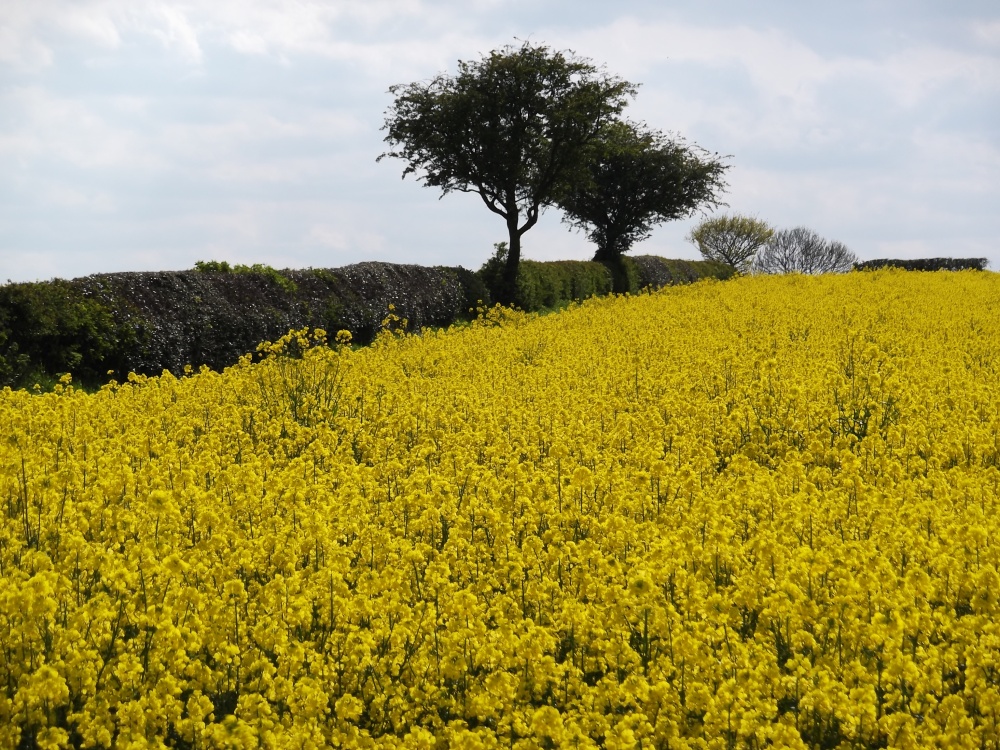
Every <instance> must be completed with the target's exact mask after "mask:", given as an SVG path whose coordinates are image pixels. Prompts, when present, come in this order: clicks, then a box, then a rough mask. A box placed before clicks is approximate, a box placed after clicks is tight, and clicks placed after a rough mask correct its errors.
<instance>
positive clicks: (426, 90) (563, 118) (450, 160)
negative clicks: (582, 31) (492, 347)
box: [378, 42, 636, 304]
mask: <svg viewBox="0 0 1000 750" xmlns="http://www.w3.org/2000/svg"><path fill="white" fill-rule="evenodd" d="M458 67H459V71H458V75H456V76H447V75H439V76H437V77H436V78H434V79H433V80H432V81H431V82H430V83H419V82H418V83H410V84H406V85H397V86H393V87H392V88H390V89H389V92H390V93H392V94H393V95H394V96H395V97H396V99H395V101H394V102H393V104H392V106H391V107H390V108H389V110H388V112H387V115H386V120H385V125H384V127H383V130H386V131H388V135H387V136H386V138H385V141H386V142H387V143H388V144H390V147H392V149H391V150H389V151H387V152H385V153H383V154H382V155H381V156H379V157H378V158H379V160H381V159H383V158H385V157H386V156H392V157H396V158H400V159H404V160H405V161H406V162H407V167H406V169H405V170H403V177H406V175H408V174H410V173H411V172H417V171H418V170H420V171H421V172H422V173H423V175H422V177H421V179H422V180H423V183H424V184H425V185H429V186H432V187H439V188H441V190H442V193H443V194H447V193H449V192H451V191H453V190H457V191H460V192H466V193H468V192H473V193H478V194H479V196H480V197H481V198H482V199H483V203H485V204H486V207H487V208H488V209H489V210H490V211H492V212H493V213H495V214H498V215H499V216H501V217H502V218H503V219H504V221H505V222H506V224H507V233H508V237H509V240H508V251H507V260H506V264H505V267H504V274H503V281H502V284H501V288H500V289H498V290H497V292H498V297H499V299H500V301H501V302H504V303H508V304H509V303H511V302H512V301H513V299H514V294H515V291H516V285H517V269H518V263H519V262H520V258H521V236H522V235H523V234H524V233H525V232H527V231H528V230H529V229H531V227H533V226H534V225H535V223H536V222H537V221H538V215H539V212H540V211H541V210H542V208H543V207H545V206H547V205H551V204H552V202H553V200H554V197H555V193H556V192H557V189H558V188H559V187H560V186H562V185H565V184H568V183H571V182H573V181H574V180H575V179H576V177H575V176H574V175H576V174H579V173H580V172H581V170H582V166H581V165H582V163H583V161H584V159H583V154H584V150H585V149H586V147H587V145H588V144H589V143H590V141H591V140H593V139H594V137H595V136H596V135H597V133H598V132H599V131H600V129H601V127H602V126H603V125H604V124H605V123H607V122H608V121H609V120H611V119H613V118H614V117H615V116H616V115H618V114H619V113H620V112H621V110H622V109H623V108H624V106H625V104H626V101H627V98H628V97H630V96H633V95H634V94H635V90H636V87H635V86H634V85H632V84H630V83H628V82H627V81H624V80H621V79H619V78H614V77H611V76H608V75H606V74H604V73H603V72H602V71H601V70H599V69H598V68H596V67H595V66H594V65H593V64H591V63H590V61H588V60H586V59H582V58H578V57H576V56H574V55H573V53H571V52H570V53H566V54H564V53H562V52H552V51H551V50H549V49H548V48H547V47H545V46H533V45H531V44H529V43H527V42H525V43H524V44H522V45H521V46H520V47H517V48H515V47H512V46H507V47H505V48H503V49H502V50H499V51H493V52H491V53H490V54H489V55H488V56H485V57H483V58H482V59H481V60H479V61H477V62H462V61H460V62H459V63H458ZM522 219H523V221H522Z"/></svg>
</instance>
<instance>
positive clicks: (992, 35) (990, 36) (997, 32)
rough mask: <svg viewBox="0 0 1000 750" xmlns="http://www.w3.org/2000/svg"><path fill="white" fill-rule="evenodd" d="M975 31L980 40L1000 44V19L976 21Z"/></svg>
mask: <svg viewBox="0 0 1000 750" xmlns="http://www.w3.org/2000/svg"><path fill="white" fill-rule="evenodd" d="M973 33H974V34H975V36H976V37H977V38H978V39H979V40H980V41H983V42H986V43H987V44H995V45H1000V19H998V20H993V21H979V22H977V23H974V24H973Z"/></svg>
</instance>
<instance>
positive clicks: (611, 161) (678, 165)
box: [557, 121, 728, 292]
mask: <svg viewBox="0 0 1000 750" xmlns="http://www.w3.org/2000/svg"><path fill="white" fill-rule="evenodd" d="M727 168H728V167H727V165H725V164H723V163H722V161H721V159H720V158H719V156H718V154H716V155H715V156H712V155H710V154H709V153H708V152H707V151H705V150H704V149H701V148H699V147H698V146H688V145H686V144H685V143H683V141H680V140H670V139H668V138H667V137H666V136H665V135H663V134H662V133H659V132H657V131H653V130H648V129H646V128H643V127H640V126H638V125H635V124H633V123H629V122H621V121H613V122H610V123H608V124H607V125H605V127H604V128H602V130H601V131H600V133H599V135H598V137H597V138H596V139H595V140H594V141H593V142H592V143H591V145H590V147H589V148H588V150H587V154H586V170H585V171H584V173H583V175H582V178H581V179H579V180H578V181H576V182H574V183H571V184H568V185H566V186H565V187H564V188H563V190H562V192H561V193H560V195H559V198H558V199H557V205H558V206H559V208H561V209H562V210H563V211H564V212H565V218H564V221H566V222H567V223H569V224H571V225H572V226H575V227H577V228H579V229H583V230H584V231H586V232H587V236H588V238H589V239H590V240H591V241H592V242H593V243H594V244H596V245H597V252H596V253H595V255H594V260H597V261H602V262H611V263H615V264H617V259H618V258H620V257H621V255H622V253H626V252H628V251H629V250H630V249H631V247H632V245H633V244H635V243H636V242H639V241H641V240H644V239H646V238H647V237H648V236H649V234H650V232H651V231H652V229H653V227H654V226H656V225H657V224H660V223H662V222H665V221H671V220H674V219H682V218H685V217H687V216H690V215H691V214H692V213H694V212H695V210H697V209H699V208H702V207H705V206H718V205H720V204H719V200H718V194H719V193H720V192H721V191H722V190H724V189H725V187H726V183H725V182H724V181H723V175H724V173H725V171H726V169H727ZM615 277H616V287H615V290H616V291H619V292H625V291H628V288H627V286H624V284H625V283H626V281H627V277H626V276H625V275H623V274H621V273H615Z"/></svg>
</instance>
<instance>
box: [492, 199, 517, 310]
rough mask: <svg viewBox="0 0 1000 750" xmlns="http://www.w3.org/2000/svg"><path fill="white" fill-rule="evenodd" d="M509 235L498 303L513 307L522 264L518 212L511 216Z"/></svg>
mask: <svg viewBox="0 0 1000 750" xmlns="http://www.w3.org/2000/svg"><path fill="white" fill-rule="evenodd" d="M507 234H508V235H509V244H508V245H507V265H506V266H504V269H503V280H502V282H501V284H500V290H499V292H500V298H499V299H498V300H497V301H498V302H500V304H502V305H513V304H514V303H515V302H516V301H517V270H518V268H519V266H520V263H521V233H520V232H519V231H518V228H517V213H516V212H511V213H510V214H509V217H508V219H507Z"/></svg>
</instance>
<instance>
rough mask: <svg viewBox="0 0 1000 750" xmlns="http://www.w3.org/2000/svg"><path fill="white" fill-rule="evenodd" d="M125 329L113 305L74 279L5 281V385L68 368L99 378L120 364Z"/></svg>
mask: <svg viewBox="0 0 1000 750" xmlns="http://www.w3.org/2000/svg"><path fill="white" fill-rule="evenodd" d="M125 333H126V332H125V331H124V330H123V329H122V328H121V327H120V326H118V325H117V324H116V322H115V320H114V317H113V315H112V313H111V311H110V310H109V309H108V308H107V307H105V306H104V305H103V304H102V303H101V302H100V301H98V300H97V299H94V298H92V297H89V296H87V294H86V291H85V290H83V289H81V288H80V287H79V286H77V285H75V284H73V283H72V282H68V281H64V280H62V279H56V280H54V281H50V282H45V283H41V282H30V283H21V284H7V285H4V286H0V385H4V384H6V385H19V386H24V385H30V384H31V383H33V382H34V381H35V380H44V379H46V378H47V377H49V376H54V375H58V374H61V373H66V372H73V373H75V374H77V375H78V376H79V377H80V378H82V379H83V380H85V381H89V380H94V379H98V378H100V377H101V376H102V375H103V374H104V373H105V372H106V370H107V365H108V363H109V362H110V364H112V365H113V364H114V351H115V349H116V347H117V345H118V344H119V343H120V342H121V341H122V340H123V339H124V340H127V339H128V337H127V336H125V335H124V334H125Z"/></svg>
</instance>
